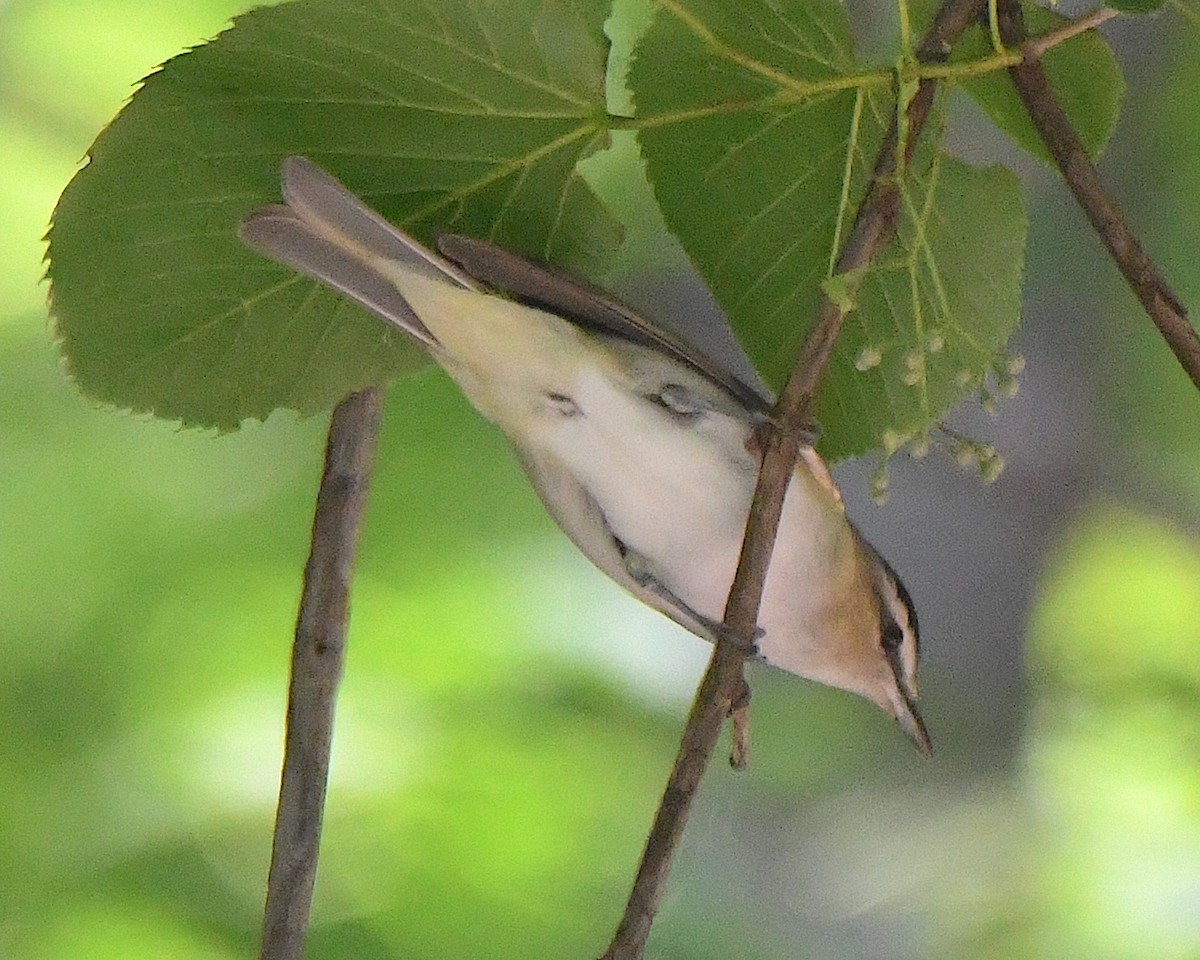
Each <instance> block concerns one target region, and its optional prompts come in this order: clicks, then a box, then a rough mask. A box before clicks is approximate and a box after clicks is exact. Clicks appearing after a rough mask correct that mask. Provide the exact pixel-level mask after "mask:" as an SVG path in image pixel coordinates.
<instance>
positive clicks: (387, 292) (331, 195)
mask: <svg viewBox="0 0 1200 960" xmlns="http://www.w3.org/2000/svg"><path fill="white" fill-rule="evenodd" d="M282 183H283V199H284V201H285V202H284V203H282V204H273V205H271V206H266V207H262V208H261V209H259V210H256V211H254V212H253V213H251V214H250V215H249V216H248V217H246V219H245V220H243V221H242V222H241V224H240V225H239V227H238V237H239V238H241V240H242V242H243V243H245V244H246V245H247V246H248V247H250V248H251V249H252V250H255V251H257V252H258V253H261V254H263V255H264V256H266V257H269V258H270V259H272V260H275V261H276V262H278V263H282V264H284V265H285V266H288V267H291V268H292V269H294V270H299V271H300V272H301V273H305V274H308V275H309V276H310V277H314V278H316V279H317V280H319V281H321V282H322V283H324V284H326V285H327V286H330V287H332V288H333V289H335V290H338V291H340V292H341V293H344V294H345V295H346V296H348V297H350V298H352V299H353V300H356V301H357V302H358V303H360V304H362V305H363V306H364V307H366V308H367V309H368V310H370V311H371V312H373V313H375V314H378V315H379V316H380V317H382V318H383V319H384V320H386V321H388V322H389V323H391V324H394V325H395V326H397V327H399V328H400V329H401V330H403V331H405V332H406V333H408V334H410V335H411V336H413V337H415V338H416V339H417V340H419V341H420V342H421V343H423V344H425V345H426V346H436V344H437V340H436V339H435V338H434V336H433V334H431V333H430V332H429V330H428V329H426V327H425V325H424V324H423V323H422V322H421V320H420V318H419V317H418V316H417V315H416V313H415V312H414V311H413V309H412V307H411V306H410V305H409V303H408V301H407V300H406V299H405V298H404V295H403V294H402V293H401V291H400V289H399V288H398V287H397V285H396V283H395V281H394V276H395V274H396V268H397V267H408V268H409V269H411V270H412V271H413V272H415V273H418V274H423V275H425V276H427V277H433V278H435V279H438V280H442V281H444V282H449V283H452V284H454V285H455V286H459V287H464V288H467V289H479V284H478V283H477V282H476V281H475V280H473V279H472V278H471V277H470V276H468V275H467V274H465V273H463V271H462V270H460V269H459V268H458V267H456V266H454V264H452V263H450V262H449V261H448V260H446V259H444V258H443V257H440V256H438V255H437V254H436V253H434V252H433V251H431V250H429V249H427V248H426V247H424V246H422V245H421V244H420V243H418V242H417V241H416V240H414V239H413V238H412V237H410V236H409V235H408V234H406V233H404V232H403V231H401V230H398V229H396V228H395V227H393V226H392V225H391V224H390V223H388V222H387V221H386V220H384V219H383V218H382V217H381V216H379V214H377V213H376V212H375V211H374V210H372V209H371V208H370V207H368V206H366V204H364V203H363V202H362V201H361V200H359V199H358V197H356V196H355V195H354V194H352V193H351V192H350V191H349V190H347V189H346V188H345V187H344V186H342V184H341V183H339V182H338V181H337V180H335V179H334V178H333V177H332V176H330V175H329V174H328V173H326V172H325V171H324V170H322V169H321V168H320V167H319V166H317V165H316V164H315V163H313V162H312V161H311V160H307V159H305V158H304V157H288V158H287V159H286V160H284V162H283V175H282Z"/></svg>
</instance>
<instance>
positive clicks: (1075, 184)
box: [999, 0, 1200, 388]
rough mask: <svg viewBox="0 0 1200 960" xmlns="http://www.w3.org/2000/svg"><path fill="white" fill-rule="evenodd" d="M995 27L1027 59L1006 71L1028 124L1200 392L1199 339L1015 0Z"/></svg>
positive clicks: (1008, 1)
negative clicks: (1061, 95)
mask: <svg viewBox="0 0 1200 960" xmlns="http://www.w3.org/2000/svg"><path fill="white" fill-rule="evenodd" d="M999 22H1000V35H1001V37H1002V38H1003V40H1004V42H1005V43H1006V44H1008V45H1010V46H1013V47H1017V48H1019V49H1020V50H1021V52H1022V53H1023V54H1024V55H1025V59H1024V60H1023V61H1022V62H1021V63H1019V64H1017V65H1016V66H1014V67H1010V68H1009V76H1010V77H1011V78H1012V82H1013V85H1014V86H1015V87H1016V88H1017V94H1018V96H1020V98H1021V100H1022V102H1023V103H1024V104H1025V110H1026V112H1027V113H1028V114H1029V119H1030V120H1032V121H1033V125H1034V127H1035V128H1036V129H1037V132H1038V135H1039V136H1040V137H1041V138H1042V142H1043V143H1045V144H1046V149H1047V150H1049V151H1050V155H1051V156H1052V157H1053V158H1054V162H1055V163H1056V164H1057V165H1058V169H1059V170H1060V171H1061V173H1062V176H1063V179H1064V180H1065V181H1066V183H1067V186H1068V187H1069V188H1070V190H1071V193H1073V194H1074V195H1075V200H1076V201H1077V202H1078V203H1079V206H1080V207H1081V208H1082V209H1083V212H1084V213H1085V214H1086V215H1087V218H1088V220H1090V221H1091V224H1092V227H1093V229H1095V231H1096V234H1097V235H1098V236H1099V237H1100V240H1101V242H1102V243H1103V244H1104V246H1105V249H1107V250H1108V253H1109V256H1111V257H1112V259H1113V262H1114V263H1116V265H1117V268H1118V269H1119V270H1120V271H1121V275H1122V276H1124V277H1125V281H1126V282H1127V283H1128V284H1129V286H1130V288H1131V289H1132V290H1133V292H1134V295H1135V296H1136V297H1137V298H1138V300H1139V301H1140V302H1141V304H1142V307H1143V308H1144V309H1145V311H1146V314H1147V315H1148V316H1149V317H1150V320H1151V321H1152V322H1153V323H1154V325H1155V326H1156V327H1157V328H1158V332H1159V333H1160V334H1161V335H1162V338H1163V339H1164V340H1165V341H1166V343H1167V346H1168V347H1170V348H1171V352H1172V353H1174V354H1175V359H1176V360H1178V361H1179V364H1180V366H1182V367H1183V369H1184V371H1185V372H1186V373H1187V375H1188V376H1189V377H1190V378H1191V380H1192V383H1193V384H1195V385H1196V387H1197V388H1200V335H1198V334H1197V333H1196V329H1195V327H1193V326H1192V324H1191V322H1190V321H1189V320H1188V316H1187V310H1186V308H1185V307H1184V306H1183V304H1182V303H1181V302H1180V301H1179V298H1178V297H1177V296H1176V295H1175V292H1174V291H1173V290H1172V289H1171V287H1170V285H1169V284H1168V283H1167V280H1166V278H1165V277H1164V276H1163V275H1162V273H1161V272H1160V271H1159V269H1158V267H1157V266H1156V265H1155V263H1154V261H1153V260H1151V259H1150V257H1149V256H1148V255H1147V253H1146V251H1145V250H1144V249H1143V248H1142V245H1141V244H1140V243H1139V242H1138V239H1137V237H1136V236H1134V233H1133V230H1132V229H1131V228H1130V226H1129V221H1128V219H1126V217H1125V212H1124V211H1123V210H1122V209H1121V207H1120V205H1119V204H1118V203H1117V201H1116V198H1115V197H1113V195H1112V193H1111V192H1110V191H1109V189H1108V187H1106V186H1105V184H1104V181H1103V180H1102V179H1101V178H1100V172H1099V171H1098V170H1097V169H1096V165H1095V164H1094V163H1092V159H1091V157H1089V156H1088V153H1087V149H1086V148H1085V147H1084V146H1083V143H1082V142H1081V141H1080V139H1079V136H1078V135H1077V134H1076V132H1075V128H1074V127H1073V126H1072V125H1071V120H1070V118H1069V117H1068V116H1067V114H1066V111H1065V110H1063V108H1062V105H1061V104H1060V103H1059V102H1058V98H1057V97H1056V96H1055V95H1054V90H1053V88H1052V87H1051V86H1050V81H1049V80H1048V79H1047V77H1046V71H1045V70H1044V69H1043V67H1042V64H1041V62H1040V61H1039V57H1040V55H1041V52H1042V49H1043V47H1042V46H1041V45H1040V44H1038V43H1037V42H1035V41H1028V40H1027V39H1026V36H1025V18H1024V16H1023V14H1022V12H1021V7H1020V5H1019V4H1018V3H1016V2H1015V0H1000V8H999Z"/></svg>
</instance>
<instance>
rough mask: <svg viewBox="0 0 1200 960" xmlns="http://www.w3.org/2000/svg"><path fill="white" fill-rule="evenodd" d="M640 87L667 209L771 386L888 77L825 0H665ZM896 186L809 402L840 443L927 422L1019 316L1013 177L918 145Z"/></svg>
mask: <svg viewBox="0 0 1200 960" xmlns="http://www.w3.org/2000/svg"><path fill="white" fill-rule="evenodd" d="M665 77H670V78H672V82H671V83H669V84H668V83H665V82H664V81H663V78H665ZM630 85H631V87H632V89H633V91H634V96H635V100H636V105H637V110H638V121H639V124H640V125H641V130H640V132H639V139H640V142H641V145H642V149H643V152H644V154H645V157H646V161H647V166H648V170H649V173H650V177H651V180H652V181H653V184H654V188H655V194H656V196H657V198H658V201H659V203H660V205H661V206H662V209H663V213H664V215H665V217H666V220H667V222H668V224H669V225H670V227H671V229H672V230H673V231H674V232H675V233H676V234H677V235H678V236H679V238H680V240H681V242H682V243H683V246H684V248H685V249H686V250H687V251H688V253H689V255H690V256H691V257H692V260H693V261H694V263H695V264H696V266H697V268H698V269H699V271H700V273H701V274H702V275H703V276H704V278H705V279H706V280H707V282H708V283H709V285H710V286H711V288H712V290H713V292H714V294H715V295H716V297H717V299H718V300H719V301H720V303H721V304H722V306H723V307H724V308H725V310H726V312H727V313H728V315H729V317H730V319H731V321H732V322H733V324H734V327H735V329H736V330H737V332H738V334H739V335H740V337H741V339H742V342H743V344H744V345H745V346H746V348H747V350H748V352H749V353H750V355H751V358H752V359H753V360H754V362H755V364H756V365H757V366H758V368H759V369H760V371H761V372H762V373H763V374H764V376H765V377H766V378H767V379H768V380H769V381H770V382H771V383H773V384H774V385H776V386H778V385H779V384H780V383H781V382H782V381H783V379H784V378H785V377H786V375H787V373H788V372H789V371H790V370H791V367H792V365H793V363H794V361H795V357H796V356H797V354H798V351H799V347H800V344H801V343H802V342H803V338H804V336H805V335H806V333H807V330H808V328H809V326H810V325H811V322H812V319H813V317H814V316H815V313H816V308H817V304H818V301H819V297H820V291H821V285H822V283H823V282H824V281H825V280H826V279H827V278H828V277H829V274H830V271H831V264H832V263H833V260H834V253H835V251H836V248H837V246H838V244H839V242H840V239H839V238H840V237H842V236H844V234H845V232H846V231H847V230H848V229H849V223H850V220H851V219H852V217H853V212H854V206H855V203H856V201H857V200H858V199H859V198H860V197H861V194H862V193H863V191H864V189H865V185H866V183H867V180H868V177H869V174H870V170H871V165H872V164H873V161H874V157H875V154H876V152H877V150H878V145H879V143H880V140H881V136H882V133H883V130H884V129H885V128H886V125H887V122H888V121H889V120H890V116H891V113H890V112H891V110H893V109H894V107H893V106H892V104H893V101H892V99H891V94H890V89H891V84H890V79H889V77H888V75H887V74H886V73H880V72H878V71H876V72H873V73H872V72H862V71H860V70H859V68H858V67H857V66H856V62H855V59H854V55H853V50H852V48H851V41H850V33H849V28H848V25H847V24H846V21H845V15H844V12H843V10H842V8H841V6H840V4H838V3H836V2H834V0H781V2H776V3H768V2H766V0H747V2H745V3H742V4H739V5H738V6H737V8H736V10H734V9H733V8H729V7H728V5H726V4H723V3H721V2H719V0H660V12H659V15H658V19H657V20H656V22H655V23H654V25H653V26H652V27H651V29H650V30H649V31H648V32H647V33H646V35H645V36H644V38H643V39H642V42H641V43H640V45H639V47H638V52H637V59H636V61H635V63H634V67H633V69H632V71H631V73H630ZM930 132H931V133H932V134H935V135H936V130H933V131H930ZM903 182H904V184H905V186H904V190H905V203H904V211H903V220H902V224H901V231H900V233H901V236H900V246H899V249H898V250H897V251H896V252H894V253H892V254H891V255H890V256H889V257H887V258H885V261H886V262H884V263H881V264H879V265H878V266H877V268H876V269H875V270H873V271H872V273H871V275H870V276H868V277H867V278H866V280H865V282H864V285H863V287H862V289H861V290H860V291H859V294H858V297H857V305H856V309H855V310H854V312H853V313H852V314H851V316H850V318H849V319H848V321H847V323H846V326H845V328H844V331H843V334H842V337H841V340H840V341H839V344H838V347H837V351H836V353H835V356H834V358H833V361H832V363H831V365H830V368H829V370H828V371H827V374H826V379H825V381H824V384H823V387H822V393H821V396H820V398H819V401H818V407H817V414H818V417H819V418H820V419H821V421H822V425H823V427H824V434H823V437H822V445H823V448H824V450H825V452H826V453H827V454H828V455H830V456H833V457H838V456H845V455H850V454H855V453H860V452H863V451H865V450H867V449H869V448H871V447H873V446H880V445H883V444H884V443H885V439H894V438H909V437H916V436H919V435H920V434H922V433H923V432H925V431H926V430H928V428H929V427H930V426H931V425H932V424H934V423H935V422H936V421H937V420H938V419H939V418H940V417H941V416H942V415H944V413H945V412H946V411H947V410H948V409H949V408H950V407H951V406H952V405H953V404H954V403H955V402H956V401H957V400H958V399H960V398H961V397H962V395H963V394H964V392H966V391H967V390H968V389H970V388H972V387H974V386H977V385H978V384H979V383H980V382H981V381H982V380H983V379H984V378H985V377H986V376H987V373H988V371H989V369H990V368H991V367H992V366H993V365H994V364H995V363H996V362H997V354H998V352H999V350H1000V348H1001V347H1002V345H1003V343H1004V342H1005V340H1006V339H1007V337H1008V335H1009V334H1010V333H1011V331H1012V330H1013V328H1014V327H1015V325H1016V322H1017V319H1018V316H1019V290H1020V278H1021V270H1022V250H1023V247H1024V237H1025V217H1024V213H1023V211H1022V207H1021V201H1020V197H1019V193H1018V189H1017V185H1016V183H1015V181H1014V179H1013V178H1012V177H1011V176H1009V175H1007V174H1006V173H1004V172H1003V171H1001V170H998V169H997V170H993V169H989V170H972V169H970V168H968V167H965V166H964V165H962V164H960V163H957V162H955V161H951V160H950V159H948V158H946V157H944V156H943V155H941V154H940V153H939V152H938V151H936V150H934V149H923V150H921V151H919V152H918V155H917V158H916V159H914V160H913V161H912V163H911V164H910V165H909V167H908V169H907V170H906V171H905V178H904V181H903Z"/></svg>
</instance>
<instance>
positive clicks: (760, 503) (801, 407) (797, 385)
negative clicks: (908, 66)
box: [602, 0, 987, 960]
mask: <svg viewBox="0 0 1200 960" xmlns="http://www.w3.org/2000/svg"><path fill="white" fill-rule="evenodd" d="M986 2H987V0H944V2H943V3H942V5H941V7H940V8H939V10H938V12H937V15H936V16H935V18H934V22H933V24H932V26H930V28H929V30H928V32H927V33H926V35H925V37H924V38H923V39H922V41H921V43H920V45H919V47H918V48H917V57H918V59H919V60H921V61H922V62H924V63H929V62H938V61H942V60H945V59H946V57H947V55H948V54H949V51H950V47H951V46H952V45H953V43H954V41H955V40H957V39H958V37H959V36H960V35H961V34H962V32H963V31H964V30H965V29H966V28H967V27H968V26H969V25H970V24H971V22H972V21H973V20H975V18H976V17H977V16H979V14H980V12H981V11H982V10H983V7H984V5H985V4H986ZM935 89H936V80H933V79H928V78H927V79H924V80H922V81H921V82H920V85H919V86H918V88H917V91H916V93H915V94H914V96H913V98H912V99H911V101H910V102H909V104H908V107H907V123H906V127H907V130H906V132H905V135H904V139H903V142H904V160H905V161H907V159H908V158H909V157H911V154H912V150H913V147H914V145H915V143H916V140H917V137H918V136H919V134H920V132H921V129H922V127H923V126H924V124H925V120H926V118H927V117H928V115H929V110H930V108H931V107H932V105H933V95H934V92H935ZM900 142H901V135H900V133H899V131H898V129H897V124H896V123H895V122H893V124H892V128H891V129H890V130H889V131H888V135H887V137H886V138H885V140H884V143H883V146H882V148H881V149H880V153H879V157H878V159H877V161H876V164H875V169H874V172H873V176H872V183H871V188H870V190H869V191H868V192H867V195H866V197H865V198H864V200H863V203H862V205H861V206H860V207H859V210H858V215H857V217H856V218H855V221H854V226H853V228H852V229H851V231H850V234H849V236H848V237H847V239H846V243H845V245H844V246H843V247H842V250H841V253H840V254H839V256H838V260H837V266H836V271H835V272H836V273H837V274H838V275H842V276H847V277H848V278H850V277H853V276H855V274H856V272H857V271H860V270H861V269H862V268H864V267H866V266H869V265H870V264H871V262H872V261H873V260H874V259H875V258H876V257H877V256H878V255H879V253H880V252H881V251H882V250H884V248H886V247H887V246H888V245H889V244H890V243H891V242H892V240H893V239H894V237H895V235H896V228H897V221H898V218H899V213H900V186H899V183H898V182H897V177H896V175H897V171H898V170H899V169H902V168H903V166H904V164H903V163H898V162H897V161H898V159H899V147H898V145H899V143H900ZM846 313H847V310H846V309H845V308H844V307H842V306H838V305H837V304H835V303H834V302H833V301H832V300H831V299H829V297H827V296H826V297H823V298H822V301H821V306H820V309H819V314H818V318H817V323H816V326H815V327H814V328H813V331H812V333H811V334H810V335H809V338H808V341H807V343H806V345H805V349H804V352H803V354H802V355H801V357H800V359H799V361H798V362H797V364H796V368H795V371H794V373H793V375H792V377H791V379H790V380H789V381H788V383H787V386H785V387H784V390H783V393H782V395H781V396H780V399H779V402H778V404H777V405H776V408H775V418H774V422H775V424H776V427H775V429H774V430H773V431H770V433H769V435H768V436H767V437H766V438H765V444H764V451H763V459H762V466H761V468H760V471H759V476H758V485H757V487H756V489H755V491H754V500H753V501H752V503H751V507H750V517H749V520H748V522H747V526H746V537H745V540H744V542H743V544H742V554H741V558H740V560H739V562H738V569H737V573H736V575H735V577H734V581H733V586H732V587H731V589H730V593H729V601H728V604H727V605H726V608H725V624H726V626H727V627H728V633H729V636H728V638H723V639H721V640H719V641H718V642H717V644H716V648H715V650H714V651H713V655H712V660H711V661H710V662H709V666H708V670H707V672H706V673H705V675H704V679H703V680H702V681H701V683H700V689H699V690H698V691H697V693H696V699H695V701H694V702H693V704H692V711H691V714H690V715H689V717H688V721H687V726H686V728H685V729H684V732H683V738H682V741H681V743H680V747H679V754H678V756H677V757H676V759H675V766H674V768H673V769H672V771H671V776H670V779H669V780H668V781H667V786H666V790H665V791H664V793H663V798H662V801H661V803H660V804H659V808H658V813H657V814H656V816H655V819H654V825H653V827H652V828H651V830H650V835H649V837H648V838H647V840H646V847H645V851H644V852H643V854H642V861H641V863H640V865H639V867H638V872H637V876H636V878H635V879H634V883H633V890H632V891H631V892H630V895H629V901H628V903H627V905H626V907H625V913H624V915H623V916H622V918H621V922H620V924H619V926H618V927H617V932H616V935H615V936H614V937H613V941H612V943H611V944H610V945H609V948H608V950H607V951H606V952H605V954H604V957H603V958H602V960H641V957H642V955H643V953H644V951H645V946H646V941H647V940H648V939H649V936H650V928H651V926H652V925H653V923H654V917H655V914H656V913H657V910H658V905H659V901H660V900H661V898H662V894H663V891H664V889H665V887H666V882H667V876H668V874H669V873H670V869H671V862H672V860H673V859H674V855H675V851H676V849H677V848H678V846H679V841H680V838H681V837H682V835H683V829H684V825H685V824H686V822H687V817H688V812H689V810H690V807H691V803H692V800H693V799H694V797H695V795H696V792H697V790H698V788H699V786H700V780H701V779H702V777H703V776H704V771H705V770H706V769H707V766H708V762H709V760H710V759H711V757H712V753H713V750H714V749H715V747H716V743H717V739H718V737H719V736H720V732H721V727H722V726H723V724H724V722H725V718H726V717H727V716H728V715H729V713H730V708H731V706H732V705H733V704H734V703H736V702H738V701H739V700H740V699H741V698H742V694H743V691H744V690H745V683H746V681H745V679H744V677H743V675H742V668H743V666H744V664H745V659H746V654H747V650H748V649H749V647H750V644H749V643H747V642H746V640H747V639H748V638H751V637H753V636H754V633H755V626H756V624H757V622H758V608H759V605H760V604H761V602H762V593H763V586H764V583H765V582H766V574H767V568H768V566H769V564H770V559H771V551H772V549H773V547H774V544H775V533H776V530H777V528H778V526H779V516H780V513H781V511H782V507H783V497H784V493H785V491H786V489H787V484H788V480H789V478H790V477H791V475H792V471H793V470H794V469H795V465H796V458H797V456H798V452H799V446H800V440H799V438H800V436H801V434H802V428H803V427H804V425H805V424H806V423H807V422H808V420H809V412H810V410H811V409H812V403H813V397H814V395H815V394H816V390H817V386H818V385H819V383H820V380H821V375H822V373H823V372H824V370H825V366H826V364H827V363H828V362H829V357H830V354H831V352H832V350H833V346H834V344H835V342H836V341H837V337H838V334H839V333H840V331H841V327H842V321H843V319H844V318H845V316H846ZM737 638H742V642H738V639H737Z"/></svg>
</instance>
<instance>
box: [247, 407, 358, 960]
mask: <svg viewBox="0 0 1200 960" xmlns="http://www.w3.org/2000/svg"><path fill="white" fill-rule="evenodd" d="M381 407H382V402H381V399H380V395H379V390H378V389H377V388H374V387H371V388H368V389H366V390H363V391H361V392H359V393H354V394H351V395H350V396H348V397H347V398H346V399H344V400H343V401H342V402H341V403H339V404H338V406H337V409H335V410H334V412H333V418H332V420H331V421H330V423H329V439H328V443H327V445H326V448H325V468H324V472H323V474H322V476H321V486H320V489H319V491H318V493H317V506H316V512H315V515H314V517H313V530H312V545H311V548H310V551H309V556H308V564H307V566H306V567H305V569H304V590H303V594H302V596H301V600H300V612H299V615H298V616H297V618H296V636H295V641H294V643H293V645H292V679H291V685H290V689H289V691H288V712H287V734H286V738H285V743H284V758H283V776H282V781H281V783H280V788H279V809H278V812H277V814H276V819H275V842H274V846H273V848H272V851H271V872H270V876H269V879H268V881H267V904H266V910H265V912H264V916H263V933H262V947H261V949H260V951H259V957H260V960H299V958H300V956H301V954H302V953H303V950H304V939H305V936H306V934H307V932H308V918H309V912H310V908H311V906H312V893H313V883H314V881H315V879H316V872H317V853H318V848H319V845H320V840H321V817H322V813H323V809H324V805H325V787H326V783H327V781H328V775H329V752H330V743H331V741H332V739H333V713H334V705H335V703H336V700H337V689H338V684H339V683H340V681H341V678H342V667H343V664H344V662H345V652H346V630H347V627H348V626H349V620H350V582H351V579H352V577H353V571H354V558H355V552H356V550H357V547H358V535H359V529H360V528H361V526H362V517H363V511H364V510H365V508H366V503H367V493H368V490H369V489H370V484H371V471H372V468H373V465H374V459H375V444H376V439H377V437H378V435H379V421H380V412H381Z"/></svg>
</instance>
